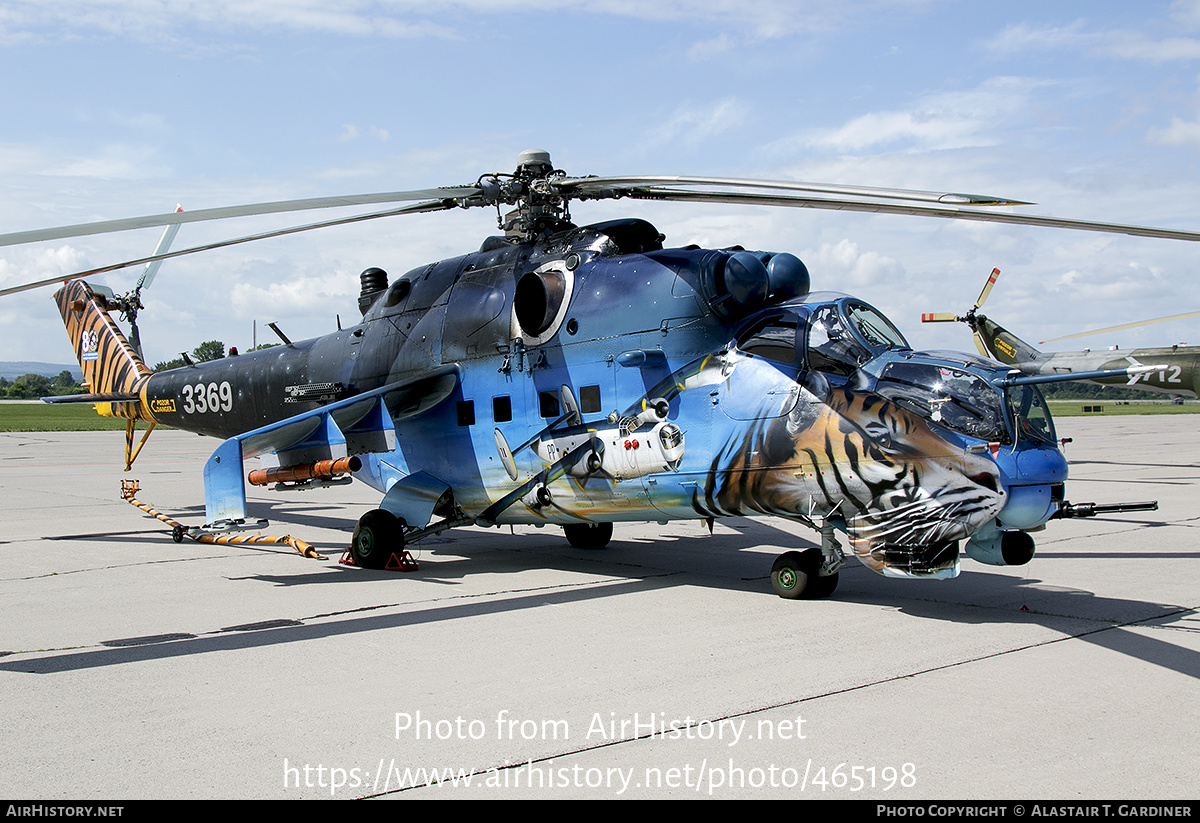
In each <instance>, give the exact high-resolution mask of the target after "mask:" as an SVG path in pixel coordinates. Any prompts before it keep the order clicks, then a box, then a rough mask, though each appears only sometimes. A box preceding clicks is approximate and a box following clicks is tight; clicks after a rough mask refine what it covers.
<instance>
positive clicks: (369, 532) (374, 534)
mask: <svg viewBox="0 0 1200 823" xmlns="http://www.w3.org/2000/svg"><path fill="white" fill-rule="evenodd" d="M404 526H405V522H404V519H403V518H400V517H396V515H394V514H392V513H391V512H389V511H385V510H383V509H372V510H371V511H369V512H367V513H366V514H364V515H363V516H362V517H360V518H359V519H358V523H357V525H355V527H354V536H353V537H352V538H350V556H351V557H353V558H354V563H355V565H358V566H362V567H363V568H364V569H382V568H384V567H385V566H386V565H387V562H388V558H389V557H391V556H392V552H398V551H401V550H402V549H403V548H404Z"/></svg>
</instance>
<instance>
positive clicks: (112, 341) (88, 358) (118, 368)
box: [54, 280, 152, 420]
mask: <svg viewBox="0 0 1200 823" xmlns="http://www.w3.org/2000/svg"><path fill="white" fill-rule="evenodd" d="M54 300H55V302H57V303H58V311H59V313H60V314H62V318H63V323H64V324H65V325H66V327H67V336H68V337H69V338H70V339H71V343H72V344H73V345H74V346H75V354H76V356H77V357H78V358H79V365H80V367H81V368H82V369H83V380H84V383H83V385H84V388H86V389H87V390H88V395H86V396H85V397H83V398H80V400H83V401H84V402H88V401H91V400H92V399H93V398H94V400H95V402H96V411H97V412H99V413H100V414H102V415H105V416H111V417H123V418H126V419H131V420H138V419H140V420H151V419H152V418H151V417H150V415H149V414H148V413H143V411H144V409H145V404H144V403H143V402H142V398H141V396H140V395H141V393H142V389H143V388H144V387H145V385H146V382H147V381H148V380H149V379H150V375H151V374H152V372H151V371H150V369H148V368H146V364H145V363H143V362H142V358H141V357H140V356H138V353H137V352H136V351H135V350H134V348H133V346H131V345H130V343H129V340H127V339H126V337H125V335H124V334H123V333H122V332H121V330H120V329H119V328H118V327H117V324H116V321H114V320H113V319H112V317H110V316H109V314H108V301H107V299H106V298H105V297H104V295H103V294H100V293H98V292H96V291H93V290H92V288H91V287H90V286H88V284H87V283H85V282H84V281H82V280H72V281H71V282H70V283H67V284H66V285H65V286H63V287H62V288H61V289H59V290H58V291H57V292H55V293H54Z"/></svg>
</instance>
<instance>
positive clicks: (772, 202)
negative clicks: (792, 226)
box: [624, 188, 1200, 242]
mask: <svg viewBox="0 0 1200 823" xmlns="http://www.w3.org/2000/svg"><path fill="white" fill-rule="evenodd" d="M624 196H626V197H629V198H632V199H635V200H670V201H678V202H684V203H734V204H740V205H756V206H789V207H791V208H799V209H827V210H831V211H858V212H868V213H872V214H905V215H911V216H915V217H943V218H947V219H951V220H975V221H977V222H981V223H1008V224H1011V225H1018V226H1041V227H1045V228H1058V229H1076V230H1079V231H1096V232H1108V233H1110V234H1128V235H1132V236H1134V237H1155V238H1160V239H1166V240H1190V241H1193V242H1196V241H1200V232H1194V231H1182V230H1178V229H1160V228H1154V227H1151V226H1129V225H1123V224H1121V223H1098V222H1094V221H1090V220H1069V219H1066V218H1060V217H1042V216H1038V215H1031V214H1010V213H1009V212H985V211H972V210H970V209H960V208H957V207H954V206H944V205H922V204H916V203H913V204H904V203H872V202H869V201H863V200H832V199H828V198H823V197H794V196H789V195H784V194H751V193H743V192H704V191H683V190H676V189H656V188H646V189H630V190H628V191H627V192H625V193H624Z"/></svg>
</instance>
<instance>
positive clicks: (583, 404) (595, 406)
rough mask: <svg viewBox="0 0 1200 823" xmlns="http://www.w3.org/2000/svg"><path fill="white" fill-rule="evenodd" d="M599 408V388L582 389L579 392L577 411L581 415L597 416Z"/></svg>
mask: <svg viewBox="0 0 1200 823" xmlns="http://www.w3.org/2000/svg"><path fill="white" fill-rule="evenodd" d="M600 408H601V407H600V387H599V386H584V387H582V388H581V389H580V390H579V411H580V412H582V413H583V414H597V413H599V411H600Z"/></svg>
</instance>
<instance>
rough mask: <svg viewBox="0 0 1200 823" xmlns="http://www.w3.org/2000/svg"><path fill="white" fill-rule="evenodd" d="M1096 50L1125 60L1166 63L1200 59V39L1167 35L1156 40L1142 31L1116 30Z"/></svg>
mask: <svg viewBox="0 0 1200 823" xmlns="http://www.w3.org/2000/svg"><path fill="white" fill-rule="evenodd" d="M1096 51H1097V52H1098V53H1100V54H1104V55H1108V56H1110V57H1117V58H1121V59H1123V60H1141V61H1146V62H1150V63H1166V62H1169V61H1173V60H1196V59H1200V39H1197V38H1195V37H1166V38H1163V39H1161V40H1156V39H1154V38H1151V37H1149V36H1147V35H1145V34H1142V33H1140V32H1114V33H1113V34H1112V35H1110V36H1109V37H1108V38H1107V42H1105V43H1104V44H1103V45H1100V46H1098V47H1097V49H1096Z"/></svg>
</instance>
